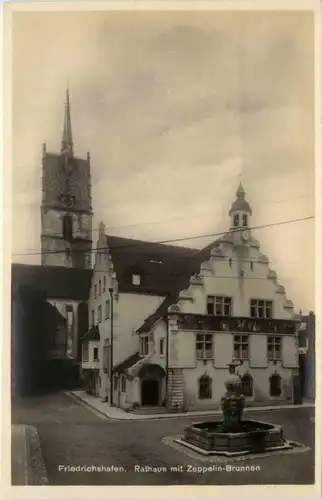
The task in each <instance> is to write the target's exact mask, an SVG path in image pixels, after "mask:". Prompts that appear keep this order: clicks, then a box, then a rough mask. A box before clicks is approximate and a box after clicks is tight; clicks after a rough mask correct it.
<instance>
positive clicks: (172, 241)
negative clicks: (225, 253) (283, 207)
mask: <svg viewBox="0 0 322 500" xmlns="http://www.w3.org/2000/svg"><path fill="white" fill-rule="evenodd" d="M314 218H315V216H314V215H311V216H308V217H300V218H297V219H292V220H286V221H281V222H274V223H271V224H262V225H258V226H253V227H244V228H241V229H238V230H236V232H237V231H241V230H245V229H250V230H252V231H255V230H257V229H265V228H269V227H277V226H283V225H287V224H293V223H296V222H304V221H308V220H312V219H314ZM228 233H229V231H223V232H219V233H208V234H202V235H198V236H186V237H184V238H175V239H170V240H161V241H154V242H149V241H147V242H145V241H144V242H136V243H133V244H128V245H116V246H113V247H112V248H111V250H112V251H113V252H114V251H115V250H118V249H123V250H125V249H128V248H134V247H143V246H151V247H153V246H154V245H166V244H170V243H179V242H182V241H192V240H197V239H202V238H215V237H219V236H223V235H225V234H228ZM49 236H50V235H49ZM99 250H105V247H102V248H99V247H98V248H96V249H91V250H90V252H91V253H94V252H97V251H99ZM201 250H202V249H196V252H195V254H197V253H198V252H200V251H201ZM65 252H66V250H65V249H64V250H48V251H44V252H41V251H37V252H30V253H28V252H26V253H17V254H12V256H13V257H18V256H32V255H47V254H59V253H65ZM73 252H74V253H75V252H76V253H78V252H79V253H89V251H84V250H81V249H80V250H77V249H75V250H73ZM171 257H172V258H175V257H176V256H175V255H173V256H171ZM192 257H193V256H191V257H190V256H187V257H183V256H180V258H192Z"/></svg>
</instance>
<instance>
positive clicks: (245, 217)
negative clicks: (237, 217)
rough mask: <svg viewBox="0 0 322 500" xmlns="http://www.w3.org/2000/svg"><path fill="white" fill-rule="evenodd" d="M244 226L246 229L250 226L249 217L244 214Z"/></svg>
mask: <svg viewBox="0 0 322 500" xmlns="http://www.w3.org/2000/svg"><path fill="white" fill-rule="evenodd" d="M243 226H244V227H247V226H248V217H247V214H243Z"/></svg>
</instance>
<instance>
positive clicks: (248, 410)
mask: <svg viewBox="0 0 322 500" xmlns="http://www.w3.org/2000/svg"><path fill="white" fill-rule="evenodd" d="M65 394H66V395H67V396H69V397H71V398H72V399H74V401H77V403H79V404H81V405H83V406H84V407H85V408H87V409H89V410H90V411H92V412H93V413H97V414H98V416H99V417H100V418H104V419H105V420H114V421H117V422H126V421H128V422H142V421H144V422H147V421H149V420H165V419H171V418H176V419H179V418H182V419H184V418H185V419H191V418H199V417H200V418H202V417H211V416H221V415H222V412H221V410H219V409H218V410H214V411H213V412H211V413H199V412H196V414H195V415H192V414H191V413H189V414H186V415H182V414H179V415H178V414H177V413H173V414H166V415H161V414H159V415H157V414H155V416H154V415H153V414H150V415H149V417H150V418H146V416H147V415H144V414H142V415H140V418H117V417H110V416H108V415H106V413H104V412H103V411H101V410H99V409H97V408H95V407H94V406H92V405H91V404H90V403H88V402H87V401H84V399H82V398H81V397H80V396H77V395H76V394H74V393H72V392H67V391H66V392H65ZM299 408H315V404H314V403H312V404H311V403H310V404H305V405H296V406H295V405H285V406H283V407H278V406H276V409H275V408H273V409H272V407H270V406H269V407H267V406H263V407H252V406H249V407H248V408H245V410H244V412H245V413H256V412H262V413H267V412H269V411H284V410H290V409H293V410H297V409H299ZM208 411H209V410H208ZM141 416H142V418H141Z"/></svg>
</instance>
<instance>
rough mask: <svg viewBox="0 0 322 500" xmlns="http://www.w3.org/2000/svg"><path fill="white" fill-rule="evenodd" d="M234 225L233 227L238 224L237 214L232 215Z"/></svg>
mask: <svg viewBox="0 0 322 500" xmlns="http://www.w3.org/2000/svg"><path fill="white" fill-rule="evenodd" d="M234 226H235V227H238V226H239V214H235V215H234Z"/></svg>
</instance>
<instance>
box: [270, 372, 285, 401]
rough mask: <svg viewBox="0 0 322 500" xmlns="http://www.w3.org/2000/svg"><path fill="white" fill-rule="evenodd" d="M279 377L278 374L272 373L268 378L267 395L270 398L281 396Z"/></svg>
mask: <svg viewBox="0 0 322 500" xmlns="http://www.w3.org/2000/svg"><path fill="white" fill-rule="evenodd" d="M281 382H282V380H281V377H280V375H279V374H278V373H273V375H271V376H270V379H269V393H270V395H271V396H273V397H274V396H275V397H277V396H280V395H281V394H282V388H281V385H282V384H281Z"/></svg>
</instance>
